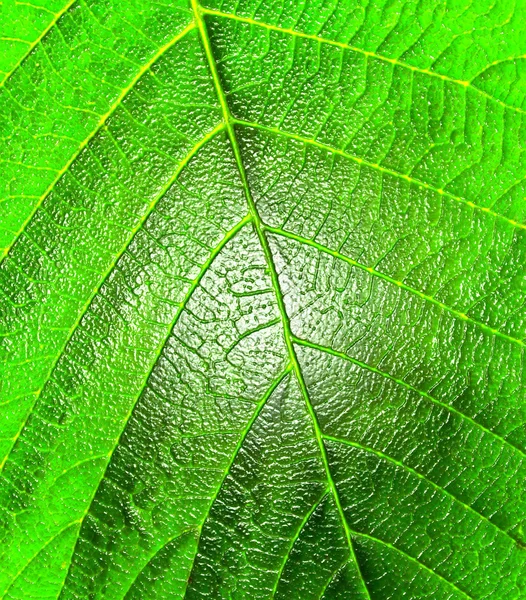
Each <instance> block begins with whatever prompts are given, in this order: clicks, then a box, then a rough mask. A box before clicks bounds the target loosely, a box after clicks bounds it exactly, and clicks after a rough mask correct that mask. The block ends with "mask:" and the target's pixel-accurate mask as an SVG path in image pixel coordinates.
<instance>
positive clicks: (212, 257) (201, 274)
mask: <svg viewBox="0 0 526 600" xmlns="http://www.w3.org/2000/svg"><path fill="white" fill-rule="evenodd" d="M251 220H252V215H247V216H246V217H244V218H243V219H242V220H241V221H239V223H237V224H236V225H235V226H234V227H233V228H232V229H230V231H228V232H227V234H226V235H225V236H224V237H223V239H222V240H221V241H220V242H219V244H218V245H217V246H216V247H215V248H214V249H213V250H212V251H211V252H210V255H209V257H208V259H207V260H206V261H205V262H204V263H203V266H202V267H201V270H200V271H199V274H198V275H197V277H196V278H195V279H194V280H193V283H192V285H191V286H190V287H189V289H188V291H187V292H186V294H185V297H184V299H183V301H182V302H181V305H180V308H179V310H178V311H177V313H176V315H175V317H174V319H173V320H172V322H171V323H170V325H169V327H168V328H167V329H168V333H167V335H166V336H165V338H164V340H163V341H162V342H161V343H160V344H159V346H158V348H157V351H156V353H155V356H154V358H153V361H152V364H151V365H150V368H149V370H148V372H147V373H146V375H145V376H144V378H143V383H142V385H141V386H140V388H139V390H138V391H137V394H136V400H135V403H134V404H133V405H132V407H131V408H130V410H129V411H128V413H127V414H126V416H125V418H124V420H123V423H122V428H121V432H120V434H119V436H118V437H117V438H116V439H115V442H114V445H113V447H112V449H111V450H110V451H109V452H108V454H107V455H106V457H107V462H106V469H105V471H104V473H103V475H102V477H101V480H102V479H103V478H104V477H105V475H106V470H107V467H108V465H109V464H110V461H111V457H112V456H113V453H114V452H115V449H116V448H117V446H118V445H119V443H120V440H121V437H122V434H123V433H124V431H125V429H126V425H127V423H128V421H129V420H130V417H131V415H132V413H133V411H134V409H135V405H136V403H137V401H138V399H139V398H140V396H141V393H142V391H143V390H144V389H145V387H146V385H147V384H148V381H149V379H150V376H151V374H152V372H153V370H154V368H155V365H156V364H157V362H158V360H159V357H160V356H161V353H162V351H163V349H164V346H165V344H166V341H167V340H168V339H169V337H170V335H171V334H172V331H173V329H174V327H175V326H176V324H177V322H178V321H179V318H180V316H181V314H182V313H183V311H184V309H185V307H186V305H187V304H188V302H189V300H190V298H191V297H192V295H193V293H194V292H195V290H196V289H197V288H198V287H199V285H200V283H201V281H202V279H203V277H204V276H205V275H206V273H207V272H208V269H209V267H210V266H211V265H212V263H213V262H214V260H215V259H216V258H217V256H218V255H219V253H220V252H221V251H222V249H223V248H224V247H225V245H226V244H227V243H228V242H229V241H230V240H231V239H232V238H234V236H235V235H236V234H237V233H238V232H239V231H240V230H241V229H242V228H243V227H244V226H245V225H246V224H247V223H249V222H250V221H251ZM97 489H98V487H96V488H95V490H94V492H93V494H92V495H91V497H90V499H89V501H88V504H87V508H86V510H85V511H84V514H83V515H82V516H81V517H80V519H76V520H75V521H73V522H72V523H69V524H68V525H67V526H66V527H65V528H64V529H66V528H67V527H69V526H71V525H73V524H74V523H79V524H80V526H82V523H83V521H84V519H85V518H86V515H87V514H88V512H89V509H90V507H91V505H92V503H93V499H94V498H95V494H96V493H97ZM79 530H80V527H79ZM56 535H58V534H56ZM56 535H55V536H53V537H56ZM49 541H51V540H49ZM49 541H48V542H46V545H47V544H48V543H49ZM41 550H42V549H41ZM41 550H39V552H40V551H41ZM37 554H38V553H37ZM31 560H34V557H33V558H32V559H31ZM27 564H29V563H27ZM27 564H26V565H25V566H24V567H23V569H21V571H20V573H22V572H23V571H24V569H25V568H26V567H27ZM13 583H14V580H13V581H12V582H11V584H10V586H12V585H13Z"/></svg>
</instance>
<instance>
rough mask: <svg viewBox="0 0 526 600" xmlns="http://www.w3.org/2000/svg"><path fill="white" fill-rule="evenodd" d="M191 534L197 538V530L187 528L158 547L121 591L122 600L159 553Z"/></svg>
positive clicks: (196, 528) (195, 528)
mask: <svg viewBox="0 0 526 600" xmlns="http://www.w3.org/2000/svg"><path fill="white" fill-rule="evenodd" d="M191 533H193V534H194V535H195V536H196V537H198V536H199V528H198V527H188V528H186V529H184V530H183V531H181V532H180V533H178V534H177V535H174V536H172V537H170V538H169V539H168V540H167V541H166V542H164V543H163V544H162V545H161V546H159V548H157V549H156V550H155V551H154V552H153V553H152V554H151V555H150V557H149V558H148V561H147V562H146V564H145V565H144V566H143V567H142V568H141V570H140V571H139V572H138V573H137V575H135V576H134V578H133V579H132V581H131V583H130V584H129V585H128V587H127V588H126V589H123V590H122V593H123V596H122V598H123V600H126V596H127V595H128V594H129V592H130V591H131V590H132V588H133V586H134V585H135V583H136V581H137V580H138V579H139V577H140V576H141V575H142V574H143V573H144V571H145V569H147V568H148V567H149V566H150V565H151V563H152V561H153V560H154V559H155V557H156V556H157V555H158V554H159V552H162V551H163V550H164V549H165V548H166V547H167V546H168V545H169V544H171V543H172V542H175V541H176V540H179V539H181V538H182V537H184V536H186V535H188V534H191Z"/></svg>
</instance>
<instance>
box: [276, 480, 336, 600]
mask: <svg viewBox="0 0 526 600" xmlns="http://www.w3.org/2000/svg"><path fill="white" fill-rule="evenodd" d="M329 491H330V490H325V492H323V494H322V495H321V496H320V498H319V499H318V500H316V502H315V503H314V504H313V505H312V507H311V509H310V510H309V511H308V512H307V514H306V515H305V517H303V520H302V521H301V523H300V524H299V526H298V529H297V530H296V533H295V534H294V537H293V538H292V539H291V540H290V544H289V548H288V550H287V552H286V554H285V556H284V557H283V562H282V563H281V566H280V568H279V571H278V574H277V576H276V582H275V584H274V588H273V589H272V595H271V598H274V597H275V596H276V592H277V591H278V586H279V583H280V581H281V577H282V575H283V571H284V570H285V567H286V566H287V562H288V560H289V558H290V553H291V552H292V549H293V548H294V544H295V543H296V542H297V541H298V539H299V537H300V535H301V532H302V531H303V530H304V529H305V526H306V525H307V523H308V522H309V519H310V518H311V517H312V515H313V514H314V511H315V510H316V509H317V508H318V506H320V504H321V503H322V502H323V501H324V500H325V498H326V497H327V494H329Z"/></svg>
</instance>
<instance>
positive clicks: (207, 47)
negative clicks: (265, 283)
mask: <svg viewBox="0 0 526 600" xmlns="http://www.w3.org/2000/svg"><path fill="white" fill-rule="evenodd" d="M191 4H192V10H193V12H194V18H195V22H196V25H197V27H198V30H199V34H200V37H201V42H202V44H203V48H204V51H205V54H206V58H207V60H208V64H209V67H210V72H211V75H212V79H213V81H214V86H215V90H216V93H217V96H218V99H219V103H220V105H221V110H222V112H223V119H224V121H225V127H226V130H227V132H228V136H229V138H230V143H231V145H232V150H233V152H234V157H235V160H236V164H237V168H238V170H239V175H240V178H241V182H242V185H243V189H244V192H245V197H246V201H247V204H248V207H249V210H250V213H251V215H252V220H253V223H254V229H255V230H256V234H257V236H258V239H259V242H260V244H261V247H262V250H263V253H264V255H265V260H266V262H267V267H268V270H269V273H270V278H271V281H272V287H273V288H274V293H275V295H276V301H277V304H278V309H279V313H280V316H281V322H282V326H283V336H284V338H285V344H286V346H287V350H288V354H289V357H290V362H291V365H292V370H293V372H294V374H295V376H296V379H297V381H298V385H299V387H300V389H301V393H302V395H303V398H304V400H305V404H306V407H307V410H308V412H309V415H310V417H311V419H312V424H313V428H314V433H315V436H316V441H317V442H318V446H319V449H320V453H321V458H322V462H323V466H324V469H325V474H326V477H327V482H328V484H329V489H330V490H331V493H332V495H333V498H334V502H335V504H336V507H337V509H338V513H339V516H340V519H341V522H342V527H343V529H344V532H345V537H346V540H347V543H348V545H349V552H350V554H351V557H352V559H353V561H354V563H355V565H356V569H357V570H358V573H359V574H360V580H361V582H362V585H363V589H364V592H365V594H366V596H367V597H368V598H369V600H370V598H371V597H370V594H369V590H368V589H367V586H366V584H365V580H364V578H363V576H362V574H361V570H360V565H359V563H358V560H357V557H356V553H355V551H354V545H353V541H352V536H351V530H350V528H349V525H348V524H347V520H346V518H345V513H344V511H343V507H342V504H341V501H340V497H339V494H338V490H337V489H336V485H335V483H334V480H333V477H332V473H331V470H330V467H329V460H328V456H327V450H326V448H325V443H324V441H323V436H322V432H321V428H320V425H319V423H318V419H317V416H316V413H315V411H314V408H313V406H312V402H311V401H310V397H309V393H308V389H307V385H306V383H305V379H304V378H303V373H302V371H301V368H300V364H299V361H298V357H297V355H296V350H295V349H294V343H293V335H292V331H291V327H290V320H289V317H288V314H287V311H286V308H285V301H284V298H283V294H282V291H281V287H280V284H279V278H278V272H277V270H276V265H275V264H274V259H273V256H272V251H271V248H270V245H269V241H268V239H267V237H266V234H265V231H264V227H263V223H262V221H261V217H260V216H259V212H258V209H257V206H256V203H255V202H254V199H253V197H252V194H251V191H250V187H249V184H248V178H247V175H246V172H245V167H244V164H243V161H242V159H241V152H240V149H239V144H238V142H237V137H236V132H235V129H234V122H235V121H234V119H233V117H232V115H231V113H230V108H229V106H228V103H227V100H226V96H225V92H224V90H223V86H222V84H221V80H220V78H219V73H218V71H217V65H216V61H215V58H214V54H213V52H212V47H211V44H210V39H209V37H208V31H207V28H206V24H205V22H204V18H203V14H202V9H201V6H200V5H199V3H198V0H191Z"/></svg>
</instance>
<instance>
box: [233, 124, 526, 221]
mask: <svg viewBox="0 0 526 600" xmlns="http://www.w3.org/2000/svg"><path fill="white" fill-rule="evenodd" d="M234 122H235V123H236V124H237V125H240V126H243V127H251V128H253V129H260V130H261V131H266V132H267V133H273V134H274V135H278V136H282V137H286V138H289V139H292V140H296V141H297V142H301V143H303V144H307V145H309V146H315V147H316V148H319V149H320V150H324V151H325V152H330V153H331V154H337V155H338V156H342V157H343V158H346V159H348V160H352V161H353V162H355V163H357V164H359V165H361V166H364V167H368V168H370V169H373V170H375V171H379V172H381V173H384V174H385V175H391V176H392V177H396V178H397V179H402V180H404V181H407V182H408V183H410V184H413V185H416V186H417V187H420V188H423V189H426V190H429V191H431V192H435V193H436V194H439V195H440V196H444V197H446V198H449V199H450V200H454V201H456V202H460V203H461V204H464V205H466V206H469V208H471V209H473V210H477V211H481V212H483V213H486V214H488V215H490V216H492V217H494V218H496V219H501V220H502V221H505V222H506V223H509V224H510V225H512V226H513V227H515V228H517V229H521V230H525V231H526V224H524V223H520V222H519V221H516V220H515V219H510V218H509V217H506V216H504V215H503V214H501V213H498V212H495V211H494V210H492V209H491V208H487V207H485V206H481V205H480V204H475V203H474V202H472V201H471V200H467V199H466V198H462V197H461V196H456V195H455V194H451V193H450V192H447V191H446V190H444V189H442V188H437V187H435V186H433V185H430V184H429V183H426V182H425V181H422V180H420V179H416V178H414V177H411V176H410V175H404V174H403V173H399V172H398V171H395V170H393V169H389V168H388V167H383V166H382V165H379V164H377V163H373V162H370V161H368V160H365V159H363V158H360V157H359V156H354V154H349V153H348V152H346V151H345V150H341V149H340V148H334V146H329V145H328V144H324V143H323V142H318V140H315V139H313V138H307V137H304V136H302V135H298V134H296V133H291V132H288V131H284V130H282V129H278V128H277V127H268V126H266V125H261V124H260V123H255V122H251V121H243V120H242V119H234Z"/></svg>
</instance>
